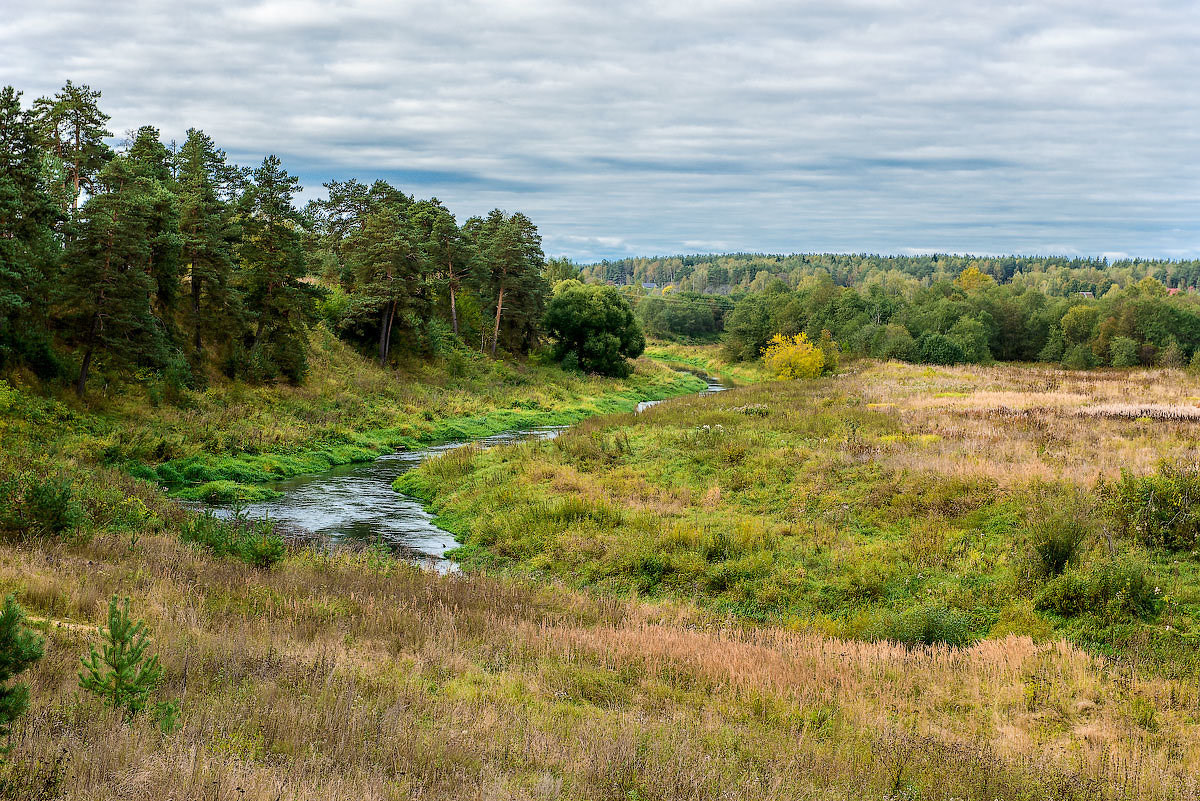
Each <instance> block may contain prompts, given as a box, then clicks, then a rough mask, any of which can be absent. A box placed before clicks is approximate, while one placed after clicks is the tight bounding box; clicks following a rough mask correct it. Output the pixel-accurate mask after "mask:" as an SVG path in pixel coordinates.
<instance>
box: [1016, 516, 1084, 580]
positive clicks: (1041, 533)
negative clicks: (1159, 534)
mask: <svg viewBox="0 0 1200 801" xmlns="http://www.w3.org/2000/svg"><path fill="white" fill-rule="evenodd" d="M1088 533H1089V532H1088V529H1087V527H1086V526H1085V525H1083V524H1082V523H1080V522H1079V518H1078V517H1077V516H1076V515H1075V514H1055V515H1052V516H1050V517H1048V518H1045V519H1043V520H1041V521H1038V522H1036V523H1034V525H1033V526H1032V529H1031V531H1030V534H1031V535H1032V536H1031V539H1032V541H1033V556H1034V567H1035V570H1036V572H1037V573H1038V574H1039V575H1040V576H1041V577H1046V576H1057V575H1059V574H1060V573H1062V572H1063V571H1064V570H1066V569H1067V568H1068V567H1070V566H1072V565H1077V564H1079V561H1080V551H1081V549H1082V546H1083V543H1084V541H1085V540H1086V539H1087V536H1088Z"/></svg>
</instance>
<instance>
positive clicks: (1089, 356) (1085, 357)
mask: <svg viewBox="0 0 1200 801" xmlns="http://www.w3.org/2000/svg"><path fill="white" fill-rule="evenodd" d="M1062 363H1063V367H1066V368H1067V369H1068V370H1091V369H1092V368H1093V367H1095V366H1096V354H1094V353H1092V349H1091V348H1089V347H1088V346H1087V345H1072V346H1071V347H1070V348H1068V349H1067V352H1066V353H1065V354H1063V360H1062Z"/></svg>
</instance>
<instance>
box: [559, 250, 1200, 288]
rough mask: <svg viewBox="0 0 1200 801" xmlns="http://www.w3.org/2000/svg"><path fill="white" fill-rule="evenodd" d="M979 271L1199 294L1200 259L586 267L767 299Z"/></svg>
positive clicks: (732, 258)
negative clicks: (786, 291) (825, 280)
mask: <svg viewBox="0 0 1200 801" xmlns="http://www.w3.org/2000/svg"><path fill="white" fill-rule="evenodd" d="M972 267H974V268H975V269H976V270H979V271H980V272H982V273H984V274H986V275H989V276H991V277H992V278H993V279H994V280H995V281H996V282H997V283H1001V284H1003V283H1008V282H1010V281H1014V280H1015V281H1020V282H1022V283H1023V284H1024V285H1026V286H1033V287H1036V288H1037V289H1039V290H1040V291H1042V292H1043V293H1045V294H1048V295H1067V294H1071V293H1075V292H1092V293H1093V294H1095V295H1096V296H1100V295H1102V294H1104V293H1105V292H1107V291H1108V290H1109V289H1110V288H1111V287H1113V286H1114V285H1115V286H1121V287H1125V286H1129V285H1130V284H1132V283H1135V282H1137V281H1140V280H1141V279H1142V278H1145V277H1147V276H1150V277H1152V278H1155V279H1156V280H1158V281H1159V282H1161V283H1162V284H1163V285H1165V286H1167V287H1168V288H1187V287H1196V286H1200V259H1191V260H1179V261H1173V260H1169V259H1120V260H1117V261H1113V262H1109V261H1108V260H1107V259H1104V258H1067V257H1064V256H970V255H952V254H945V253H934V254H929V255H919V256H884V255H877V254H869V253H793V254H789V255H782V254H763V253H726V254H695V255H678V256H655V257H632V258H626V259H616V260H605V261H600V262H596V263H594V264H588V265H584V266H583V267H582V270H583V274H584V276H585V277H586V278H588V279H589V280H593V281H598V282H604V283H613V284H616V285H618V286H620V285H629V284H632V285H634V286H641V285H642V284H655V285H657V286H656V287H655V289H659V290H661V289H663V288H666V289H667V290H668V292H692V293H698V294H725V295H729V294H734V295H736V294H739V293H742V292H761V291H762V290H764V289H766V288H767V286H768V284H770V283H771V282H772V281H774V280H780V281H783V282H784V283H785V284H786V285H787V286H789V287H791V288H795V287H797V286H799V284H800V282H801V281H802V280H803V279H804V278H806V277H808V276H811V275H828V276H829V277H830V278H831V279H832V280H833V282H834V283H835V284H837V285H839V286H861V285H862V284H864V283H865V282H866V281H867V280H868V279H871V280H879V279H878V278H872V277H873V276H877V275H880V274H891V273H894V274H895V276H894V277H901V276H903V277H908V278H915V279H917V280H918V281H920V282H921V283H922V284H923V285H925V286H928V285H930V284H933V283H936V282H937V281H953V280H954V279H955V278H957V277H958V276H959V275H960V274H961V273H962V271H963V270H966V269H970V268H972Z"/></svg>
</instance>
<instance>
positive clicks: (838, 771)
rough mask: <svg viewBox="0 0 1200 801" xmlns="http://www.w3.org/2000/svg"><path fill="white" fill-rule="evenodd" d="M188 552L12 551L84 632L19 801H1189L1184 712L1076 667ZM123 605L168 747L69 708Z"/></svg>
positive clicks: (11, 793) (1062, 654) (298, 558)
mask: <svg viewBox="0 0 1200 801" xmlns="http://www.w3.org/2000/svg"><path fill="white" fill-rule="evenodd" d="M145 502H146V503H147V504H151V505H153V504H154V503H155V499H154V498H153V497H151V496H146V497H145ZM172 525H173V522H172V521H171V520H170V519H167V520H166V521H164V524H163V528H164V531H163V533H161V534H148V535H146V536H144V537H143V538H142V539H141V540H140V541H139V542H138V543H137V544H136V545H134V546H131V545H130V543H129V538H128V536H122V535H121V534H119V533H117V532H110V533H106V534H103V535H100V536H98V537H96V538H95V539H94V540H92V541H91V542H90V543H89V544H86V545H67V544H46V543H36V544H29V545H24V546H19V547H7V548H5V549H4V550H3V558H2V559H0V583H3V585H4V586H6V587H16V588H18V589H19V591H20V595H21V599H22V602H23V603H25V604H27V605H28V606H29V607H30V608H31V610H32V611H33V613H35V614H38V615H40V616H43V617H47V618H50V619H51V620H53V621H64V620H67V621H68V622H65V623H60V622H54V623H50V622H47V623H45V624H43V625H42V628H43V630H44V631H45V633H46V636H47V637H48V639H49V646H48V649H47V650H48V656H47V657H46V658H45V659H44V660H42V662H41V663H39V664H38V666H37V667H36V669H35V671H34V674H33V676H32V678H31V684H32V690H33V708H32V711H31V713H30V715H29V716H28V717H26V718H24V719H23V720H22V721H21V722H20V723H19V724H18V726H17V728H16V731H15V734H14V736H13V741H12V742H13V750H12V751H11V752H10V754H9V755H8V757H7V763H6V764H5V765H4V766H2V767H0V789H2V791H3V796H4V797H7V798H12V799H22V800H23V801H29V800H30V799H50V798H63V799H118V798H142V797H148V796H151V795H153V796H154V797H156V798H163V799H193V798H195V799H201V798H203V799H238V801H241V799H254V800H255V801H258V800H260V799H261V800H262V801H267V800H268V799H278V798H289V799H292V798H294V799H335V798H340V799H347V798H355V799H401V798H424V799H437V798H445V799H463V798H467V799H494V798H517V799H555V798H564V799H565V798H579V799H611V801H617V800H618V799H620V800H621V801H628V799H741V798H744V799H762V798H768V799H776V798H778V799H784V798H822V799H824V798H845V799H851V798H877V799H883V798H890V799H894V798H909V799H915V798H921V799H947V800H948V799H952V798H958V799H963V798H971V799H995V798H1004V799H1009V798H1012V799H1017V798H1022V799H1024V798H1028V799H1033V798H1037V799H1042V798H1056V799H1107V798H1145V799H1159V798H1164V799H1165V798H1195V797H1197V796H1196V794H1197V787H1196V783H1195V776H1196V771H1197V769H1198V768H1200V747H1198V746H1197V743H1196V740H1195V738H1194V736H1192V728H1193V726H1194V723H1195V717H1196V714H1197V711H1198V709H1200V699H1197V696H1196V693H1195V689H1194V685H1187V684H1183V683H1180V682H1176V681H1167V680H1163V679H1145V678H1141V677H1138V676H1137V675H1136V674H1134V673H1131V672H1130V671H1129V670H1127V669H1121V668H1119V667H1114V666H1112V665H1107V664H1104V663H1102V662H1100V661H1099V660H1097V659H1096V658H1094V657H1091V656H1088V655H1087V654H1084V653H1082V652H1081V651H1079V650H1078V649H1075V648H1073V647H1071V646H1069V645H1067V644H1065V643H1051V644H1044V645H1036V644H1034V643H1033V642H1032V641H1031V640H1030V639H1029V638H1027V637H1015V636H1014V637H1008V638H1005V639H1000V640H989V641H986V642H984V643H982V644H980V645H977V646H974V647H971V648H968V649H965V650H953V649H949V648H946V647H932V648H917V649H907V648H905V647H903V646H899V645H892V644H865V643H856V642H844V641H839V640H834V639H829V638H826V637H823V636H821V635H818V634H814V633H803V632H794V631H787V630H785V629H782V628H744V627H741V626H738V625H736V624H733V623H730V622H728V621H722V620H718V619H715V618H713V617H712V616H711V615H708V614H706V613H704V612H702V611H701V610H697V609H695V608H693V607H689V606H679V605H676V604H671V603H667V604H654V605H649V604H645V603H640V602H634V601H618V600H611V599H609V600H606V599H602V598H596V597H591V596H585V595H580V594H578V593H576V592H573V591H570V590H567V589H565V588H562V587H557V586H553V585H527V584H524V583H521V582H513V581H511V580H496V579H489V578H485V577H481V576H473V577H466V578H461V577H438V576H435V575H431V574H427V573H422V572H419V571H417V570H416V569H414V568H411V567H409V566H407V565H403V564H396V563H393V562H391V561H390V560H388V559H387V558H385V557H383V556H382V555H379V554H372V553H366V554H359V555H348V554H341V555H334V556H327V555H321V554H318V553H316V552H311V551H298V552H293V553H292V554H291V555H289V557H288V558H287V559H286V560H285V561H284V562H283V563H282V564H281V565H279V566H277V567H276V568H275V569H274V570H272V571H269V572H262V571H257V570H254V569H253V568H249V567H247V566H245V565H242V564H240V563H237V562H233V561H229V560H216V559H213V558H211V557H208V556H206V555H204V554H201V553H199V552H197V551H194V550H192V549H191V548H188V547H186V546H181V545H180V544H179V543H178V542H177V541H175V540H174V538H173V537H172V536H171V535H170V531H171V528H172ZM112 593H116V594H120V595H126V594H132V595H133V596H134V608H135V610H136V612H137V613H138V614H139V615H141V616H144V617H145V618H146V619H147V620H148V622H149V625H150V628H151V631H152V632H153V635H154V641H153V648H154V649H155V651H156V652H157V653H158V654H159V655H160V656H161V658H162V661H163V664H164V666H165V667H166V673H167V681H166V683H165V685H164V686H163V688H162V689H161V690H160V692H159V696H160V697H161V698H165V699H169V698H175V699H179V700H181V702H182V710H183V712H182V716H181V720H180V727H179V728H178V730H176V731H174V732H172V733H170V734H166V733H163V732H162V731H160V730H159V729H158V727H156V726H155V724H154V723H153V722H152V720H151V719H150V717H149V716H146V715H143V716H140V717H138V718H135V719H134V720H133V721H132V722H123V721H122V720H121V718H120V717H119V716H118V715H116V714H114V713H113V712H112V711H111V710H108V709H106V708H104V707H103V706H102V705H101V704H100V703H99V702H98V701H97V700H96V699H95V698H93V697H91V696H87V695H81V693H80V692H79V690H78V687H77V682H76V678H75V671H76V669H77V667H78V658H79V655H80V654H81V653H82V652H84V651H85V650H86V646H87V643H88V642H91V641H94V639H95V632H94V629H93V628H92V627H93V626H95V625H96V624H97V623H98V622H99V620H100V616H101V614H102V609H103V605H104V599H105V598H107V597H108V596H109V595H110V594H112Z"/></svg>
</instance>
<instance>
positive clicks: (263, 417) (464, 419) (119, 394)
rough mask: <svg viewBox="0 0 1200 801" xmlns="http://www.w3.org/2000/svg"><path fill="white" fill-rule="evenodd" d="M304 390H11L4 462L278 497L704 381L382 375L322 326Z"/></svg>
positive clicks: (458, 364) (462, 359) (225, 498)
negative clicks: (313, 479) (372, 464)
mask: <svg viewBox="0 0 1200 801" xmlns="http://www.w3.org/2000/svg"><path fill="white" fill-rule="evenodd" d="M310 362H311V365H312V370H311V375H310V377H309V379H308V381H307V382H306V383H305V384H304V385H303V386H299V387H291V386H285V385H274V386H250V385H246V384H243V383H240V382H228V381H223V380H214V381H213V382H212V385H211V386H210V387H209V388H208V389H207V390H205V391H203V392H191V391H186V390H184V391H176V392H171V391H169V390H168V389H167V388H164V387H162V386H159V385H156V384H153V383H148V384H146V385H144V386H133V387H123V388H122V389H121V390H120V391H116V390H114V391H113V392H112V393H111V394H108V393H106V391H105V390H103V389H100V390H98V391H97V392H95V393H94V394H93V395H92V396H91V397H90V398H89V403H88V405H87V406H86V407H85V406H82V405H81V404H80V403H79V402H78V401H77V400H76V399H75V398H74V397H73V396H72V395H70V394H69V393H68V392H67V391H63V392H62V393H61V394H59V395H57V396H46V395H44V394H42V393H39V392H35V391H32V390H26V391H22V388H20V387H19V386H18V387H16V388H13V387H9V388H8V389H7V390H6V395H5V397H6V398H7V400H6V401H5V403H4V405H3V407H2V408H0V414H2V416H0V426H3V431H4V432H5V433H6V435H7V442H8V443H11V444H12V446H13V447H11V448H10V450H9V452H8V453H6V454H3V455H0V466H2V465H3V464H4V463H5V461H7V463H8V465H9V466H10V467H19V468H22V469H30V470H34V471H44V470H51V471H53V472H61V471H63V470H64V469H67V470H70V469H74V468H76V467H78V466H81V465H85V464H103V465H106V466H109V467H114V468H118V469H122V470H125V471H127V472H129V473H130V474H131V475H135V476H137V477H139V478H144V479H147V480H151V481H154V482H156V483H159V484H161V485H162V486H164V487H165V488H167V489H168V490H169V491H170V492H171V494H172V495H173V496H175V497H180V498H184V499H192V500H205V501H211V502H226V503H228V502H234V501H253V500H262V499H264V498H268V497H271V496H272V494H273V492H272V490H271V489H270V488H269V487H265V486H263V485H264V484H266V483H269V482H272V481H278V480H283V479H287V478H290V477H294V476H297V475H303V474H308V473H316V472H322V471H324V470H328V469H329V468H331V467H334V466H337V465H342V464H348V463H352V462H359V461H367V460H370V459H373V458H375V457H377V456H379V455H381V454H384V453H389V452H392V451H396V450H402V449H412V448H416V447H421V446H426V445H432V444H438V443H443V442H452V441H461V440H470V439H476V438H480V437H484V436H488V435H491V434H496V433H499V432H502V431H506V430H510V429H514V428H531V427H537V426H547V425H568V424H571V423H575V422H578V421H579V420H582V419H584V418H586V417H589V416H592V415H597V414H607V413H614V412H622V411H629V410H631V409H633V408H635V407H636V405H637V403H638V402H639V401H642V400H647V399H662V398H667V397H673V396H676V395H682V394H687V393H690V392H695V391H698V390H699V389H702V388H703V382H702V381H701V380H700V379H698V378H696V377H695V376H692V375H688V374H686V373H681V372H678V371H675V370H671V369H667V368H665V367H662V366H659V365H657V364H656V363H654V362H652V361H650V360H647V359H642V360H639V361H638V362H637V363H636V365H635V370H634V373H633V375H631V376H630V377H629V378H628V379H621V380H618V379H606V378H599V377H595V376H584V375H580V374H576V373H569V372H566V371H564V370H562V369H560V368H559V367H558V366H557V365H554V364H541V363H537V362H525V363H508V362H501V361H493V360H490V359H486V358H484V357H482V356H480V355H478V354H475V353H473V352H469V351H461V352H453V353H451V354H449V355H448V356H447V357H446V358H443V359H441V360H439V361H435V362H413V363H411V364H406V365H403V366H402V367H401V368H400V369H399V370H385V369H382V368H380V367H379V366H378V365H377V364H375V363H374V362H372V361H370V360H368V359H365V358H363V357H361V356H359V355H358V354H357V353H355V352H354V351H353V350H351V349H350V348H348V347H347V346H346V345H345V344H344V343H342V342H340V341H339V340H337V339H336V338H335V337H333V336H331V335H330V334H329V333H328V332H326V331H324V330H323V329H318V330H316V331H314V333H313V343H312V353H311V356H310Z"/></svg>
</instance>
